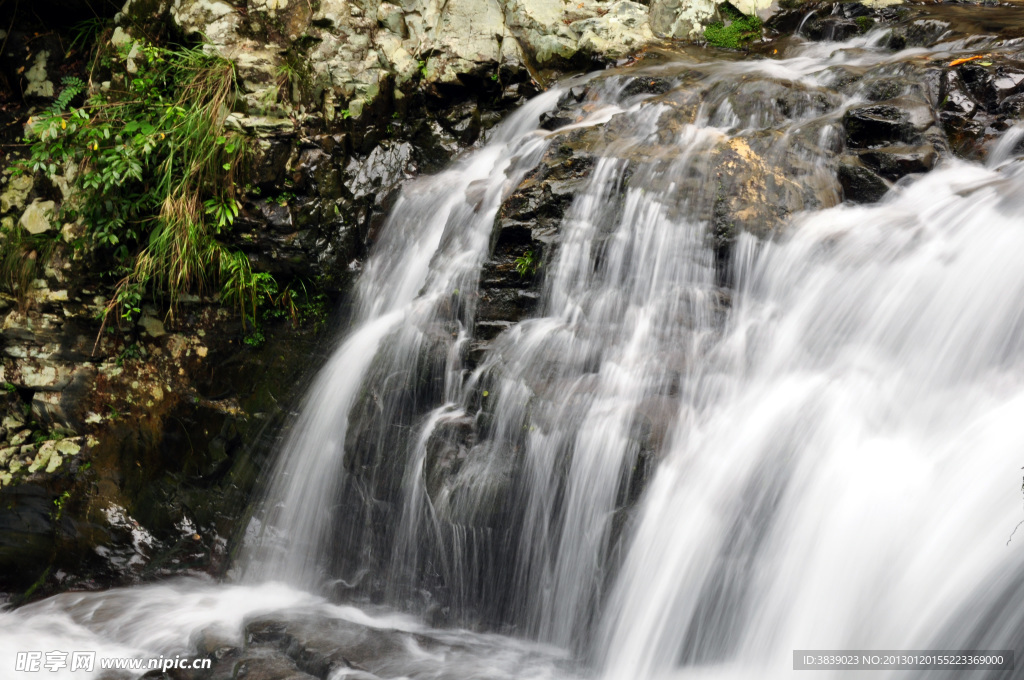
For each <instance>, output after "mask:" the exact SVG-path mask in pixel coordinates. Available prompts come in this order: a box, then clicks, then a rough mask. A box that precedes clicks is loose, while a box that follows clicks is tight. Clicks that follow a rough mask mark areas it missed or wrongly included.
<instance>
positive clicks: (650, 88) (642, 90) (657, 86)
mask: <svg viewBox="0 0 1024 680" xmlns="http://www.w3.org/2000/svg"><path fill="white" fill-rule="evenodd" d="M673 84H674V83H673V82H672V80H671V79H670V78H659V77H650V76H638V77H635V78H630V79H629V82H628V83H626V86H625V87H624V88H622V98H623V99H627V98H629V97H635V96H637V95H645V94H647V95H654V94H665V93H666V92H668V91H669V90H671V89H672V87H673Z"/></svg>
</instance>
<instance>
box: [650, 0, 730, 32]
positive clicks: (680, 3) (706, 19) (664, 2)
mask: <svg viewBox="0 0 1024 680" xmlns="http://www.w3.org/2000/svg"><path fill="white" fill-rule="evenodd" d="M717 18H718V3H717V2H714V0H653V1H652V2H651V19H650V21H651V29H652V30H653V31H654V33H655V34H656V35H658V36H661V37H664V38H674V39H677V40H697V39H700V37H701V36H702V35H703V33H704V29H705V28H707V26H708V25H709V24H711V23H713V22H714V21H715V20H716V19H717Z"/></svg>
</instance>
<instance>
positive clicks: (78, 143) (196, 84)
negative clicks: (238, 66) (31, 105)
mask: <svg viewBox="0 0 1024 680" xmlns="http://www.w3.org/2000/svg"><path fill="white" fill-rule="evenodd" d="M97 61H98V62H99V63H97V64H94V68H105V69H110V70H112V71H114V72H115V73H124V75H123V76H121V75H118V76H115V77H114V78H113V79H112V80H111V81H110V86H109V87H107V88H93V91H91V92H88V93H87V92H86V90H87V86H86V85H85V83H84V82H83V81H82V80H80V79H78V78H73V77H72V78H65V79H64V88H63V91H62V92H61V94H60V96H59V97H58V98H57V99H56V100H55V101H54V103H53V105H52V106H51V107H50V108H49V109H48V110H46V111H45V112H44V113H42V114H39V115H37V116H35V117H33V118H31V119H30V120H29V124H28V126H27V132H28V141H29V142H30V143H31V156H30V158H29V159H28V160H27V161H24V162H22V163H21V164H20V166H19V167H18V171H19V172H41V173H44V174H46V175H48V176H50V177H56V176H59V175H62V176H63V177H64V179H65V180H67V181H68V183H69V185H70V187H71V188H72V191H71V192H70V194H69V196H68V199H67V200H66V201H65V202H64V204H63V206H62V214H61V218H62V221H64V222H70V223H77V224H79V225H81V226H82V229H80V230H78V231H77V232H76V234H75V238H74V242H73V245H74V247H75V248H76V249H80V248H87V249H88V250H89V252H90V253H91V255H92V256H93V257H94V258H95V259H96V261H97V265H98V267H97V271H99V272H101V276H102V277H104V278H110V279H113V280H115V281H116V287H115V294H114V295H113V297H112V299H111V302H110V305H109V306H108V314H109V313H110V312H115V311H116V312H117V313H118V314H119V316H120V317H122V318H124V319H125V320H128V321H131V320H133V318H134V317H135V316H136V315H137V314H138V313H139V310H140V307H141V300H142V299H143V297H145V296H148V295H150V294H151V295H153V296H154V297H155V298H160V299H165V300H166V301H167V302H168V303H169V305H170V308H171V310H172V311H173V309H174V308H175V307H176V304H177V302H178V299H179V298H180V297H181V295H182V294H184V293H187V292H194V293H205V292H207V291H209V290H210V288H211V287H214V286H219V287H220V288H221V294H222V300H224V301H225V302H228V303H233V304H236V305H237V306H238V307H239V308H240V309H241V311H242V312H243V319H245V317H247V316H248V317H250V318H254V317H255V307H256V305H257V303H258V302H259V300H260V299H261V297H264V296H266V295H267V294H268V292H269V291H271V290H274V284H273V279H272V277H271V276H270V275H269V274H266V273H256V272H253V270H252V268H251V266H250V264H249V261H248V259H247V258H246V257H245V255H244V254H242V253H240V252H237V251H235V250H232V249H230V248H228V247H226V246H225V245H224V244H223V243H222V242H221V241H220V240H218V236H219V235H220V234H221V232H222V231H223V230H225V229H229V228H230V227H231V225H232V223H233V222H234V218H235V216H236V215H237V214H238V211H239V208H240V204H239V202H238V200H237V199H236V188H235V187H236V184H237V180H238V176H239V173H240V171H241V165H242V162H243V159H244V156H245V151H246V147H247V140H246V139H245V138H244V137H242V136H241V135H240V134H238V133H236V132H233V131H230V130H228V129H227V128H226V126H225V120H226V118H227V114H228V113H229V112H230V110H231V103H232V98H233V96H234V86H235V83H234V81H235V75H234V68H233V66H232V64H231V63H230V62H228V61H226V60H224V59H221V58H219V57H216V56H211V55H208V54H205V53H204V52H202V51H201V50H198V49H189V48H177V49H167V48H160V47H156V46H153V45H149V44H145V43H142V42H135V43H131V44H126V45H122V46H121V47H119V48H117V49H115V50H112V51H111V52H109V53H107V54H106V55H104V56H102V57H100V58H99V59H98V60H97ZM83 96H84V101H83V102H82V103H81V104H80V105H77V106H76V105H74V104H75V102H76V101H78V100H80V99H82V98H83ZM41 238H42V239H46V238H50V237H49V236H45V235H44V236H42V237H41ZM35 240H40V238H38V237H37V238H36V239H35ZM7 246H8V251H10V249H12V248H13V249H18V250H21V251H25V250H27V249H31V250H32V251H34V252H36V253H39V252H41V251H40V248H39V244H37V243H24V242H20V241H19V240H15V239H8V241H7ZM7 278H8V280H9V281H11V282H12V283H14V284H15V285H23V284H24V279H25V277H24V276H20V277H19V276H13V277H12V276H11V275H10V274H9V275H8V277H7Z"/></svg>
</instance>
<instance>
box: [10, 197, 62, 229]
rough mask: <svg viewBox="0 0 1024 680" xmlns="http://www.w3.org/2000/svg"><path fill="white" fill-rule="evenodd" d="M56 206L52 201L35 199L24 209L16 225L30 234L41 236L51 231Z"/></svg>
mask: <svg viewBox="0 0 1024 680" xmlns="http://www.w3.org/2000/svg"><path fill="white" fill-rule="evenodd" d="M55 209H56V204H55V203H54V202H53V201H43V200H41V199H38V198H37V199H36V200H34V201H32V204H31V205H30V206H28V207H27V208H25V212H23V213H22V214H21V219H20V220H18V225H19V226H20V227H21V228H22V229H24V230H25V231H27V232H28V233H30V234H42V233H44V232H47V231H50V230H51V229H53V222H52V220H53V217H54V211H55Z"/></svg>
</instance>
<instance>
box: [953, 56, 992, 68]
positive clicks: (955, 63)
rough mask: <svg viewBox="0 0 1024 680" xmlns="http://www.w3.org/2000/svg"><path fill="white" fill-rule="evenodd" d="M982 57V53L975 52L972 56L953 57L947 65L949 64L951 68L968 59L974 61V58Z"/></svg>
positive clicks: (964, 62)
mask: <svg viewBox="0 0 1024 680" xmlns="http://www.w3.org/2000/svg"><path fill="white" fill-rule="evenodd" d="M984 58H985V57H984V56H983V55H981V54H976V55H974V56H973V57H967V58H966V59H954V60H953V61H951V62H949V66H950V68H952V67H954V66H959V65H960V64H966V63H967V62H969V61H974V60H976V59H984Z"/></svg>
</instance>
